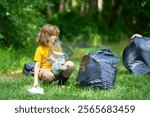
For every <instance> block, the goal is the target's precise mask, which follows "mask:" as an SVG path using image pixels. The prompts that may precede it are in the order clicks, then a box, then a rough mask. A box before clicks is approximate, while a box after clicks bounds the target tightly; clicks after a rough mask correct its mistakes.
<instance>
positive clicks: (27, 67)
mask: <svg viewBox="0 0 150 117" xmlns="http://www.w3.org/2000/svg"><path fill="white" fill-rule="evenodd" d="M23 73H24V74H25V75H27V76H29V75H31V76H34V63H26V64H24V67H23Z"/></svg>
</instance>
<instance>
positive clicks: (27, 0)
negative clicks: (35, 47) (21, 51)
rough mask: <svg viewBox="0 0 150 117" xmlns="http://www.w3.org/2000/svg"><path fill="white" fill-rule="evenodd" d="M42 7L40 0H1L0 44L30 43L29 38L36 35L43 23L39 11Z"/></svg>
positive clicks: (33, 37) (16, 44)
mask: <svg viewBox="0 0 150 117" xmlns="http://www.w3.org/2000/svg"><path fill="white" fill-rule="evenodd" d="M37 6H38V7H37ZM39 6H41V7H39ZM42 7H43V3H42V0H39V1H31V0H23V1H22V0H17V1H16V0H1V1H0V19H1V22H0V27H1V28H0V35H1V36H0V37H1V38H0V42H1V44H4V45H6V46H9V45H15V46H18V45H19V46H20V45H24V46H25V45H28V44H30V40H32V39H35V37H36V35H37V29H38V27H39V25H40V24H41V23H43V22H41V21H43V19H41V18H42V15H41V14H40V12H39V10H40V9H41V8H42ZM35 34H36V35H35Z"/></svg>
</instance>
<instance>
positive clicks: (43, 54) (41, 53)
mask: <svg viewBox="0 0 150 117" xmlns="http://www.w3.org/2000/svg"><path fill="white" fill-rule="evenodd" d="M51 51H52V49H51V47H50V46H42V45H40V46H39V47H38V48H37V49H36V52H35V56H34V61H37V62H40V63H41V67H40V68H50V69H51V67H52V63H49V62H47V60H46V59H47V57H48V56H51V54H52V53H51ZM53 51H57V52H62V49H61V46H60V45H59V46H57V47H55V49H53Z"/></svg>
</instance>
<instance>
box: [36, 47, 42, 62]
mask: <svg viewBox="0 0 150 117" xmlns="http://www.w3.org/2000/svg"><path fill="white" fill-rule="evenodd" d="M41 60H42V54H41V51H40V48H37V49H36V52H35V55H34V61H37V62H41Z"/></svg>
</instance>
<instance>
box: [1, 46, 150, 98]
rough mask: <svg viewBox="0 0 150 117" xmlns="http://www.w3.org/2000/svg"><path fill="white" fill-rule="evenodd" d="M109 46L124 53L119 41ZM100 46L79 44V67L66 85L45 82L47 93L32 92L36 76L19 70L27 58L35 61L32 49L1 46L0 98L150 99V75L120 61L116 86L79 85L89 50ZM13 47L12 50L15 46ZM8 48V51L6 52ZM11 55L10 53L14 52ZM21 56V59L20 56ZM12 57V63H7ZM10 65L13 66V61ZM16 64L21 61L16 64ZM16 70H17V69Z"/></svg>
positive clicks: (75, 60) (119, 54) (29, 60)
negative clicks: (132, 72)
mask: <svg viewBox="0 0 150 117" xmlns="http://www.w3.org/2000/svg"><path fill="white" fill-rule="evenodd" d="M105 47H109V48H110V49H111V50H113V52H114V53H116V54H117V55H118V56H120V57H121V54H122V50H123V47H122V45H118V44H114V45H113V44H109V45H105ZM96 49H98V48H75V49H74V55H73V56H72V58H71V60H72V61H73V62H74V63H75V65H76V69H75V71H74V73H73V75H72V76H71V78H70V79H69V82H68V84H67V85H66V86H65V87H59V86H58V85H57V82H54V83H52V84H50V85H43V84H42V82H40V87H42V88H44V91H45V94H43V95H39V94H30V93H29V92H28V91H27V89H28V88H29V87H31V86H32V85H33V77H32V76H25V75H24V74H22V73H15V71H17V70H20V71H21V69H22V65H23V64H24V63H25V62H32V58H33V57H32V54H34V51H32V52H31V53H30V54H25V53H27V51H26V50H22V52H23V54H19V53H20V50H18V51H15V52H14V53H13V55H11V54H10V50H9V49H5V50H4V49H3V50H2V49H1V51H0V52H1V55H4V56H5V59H4V58H3V57H1V58H0V60H1V64H2V63H3V62H6V63H5V64H3V66H1V68H4V69H5V70H1V69H0V73H1V75H0V99H1V100H149V99H150V75H145V76H139V77H137V76H134V75H130V74H129V72H128V71H127V70H126V69H125V67H124V66H123V65H122V61H121V62H120V65H119V69H118V73H117V76H116V82H115V85H114V87H113V88H112V89H108V90H102V89H99V88H89V87H79V86H77V85H76V78H77V74H78V69H79V65H80V61H81V58H82V56H83V55H84V54H85V53H88V52H92V51H94V50H96ZM11 51H12V50H11ZM4 52H5V53H6V54H4ZM10 55H11V57H7V56H10ZM16 58H17V59H16ZM7 61H8V63H9V64H8V63H7ZM13 64H14V66H12V68H11V69H10V66H11V65H13ZM15 65H18V67H17V68H16V67H15ZM13 71H14V72H13Z"/></svg>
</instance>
